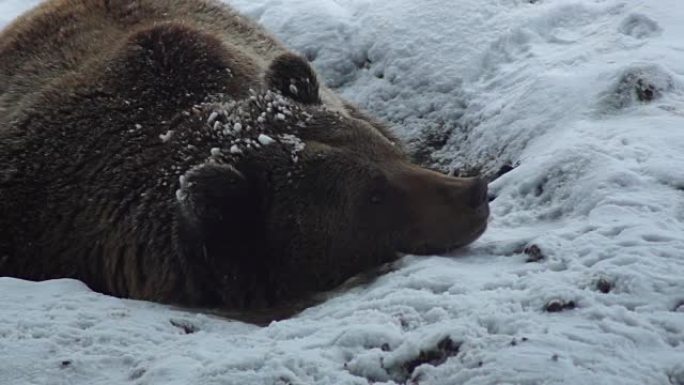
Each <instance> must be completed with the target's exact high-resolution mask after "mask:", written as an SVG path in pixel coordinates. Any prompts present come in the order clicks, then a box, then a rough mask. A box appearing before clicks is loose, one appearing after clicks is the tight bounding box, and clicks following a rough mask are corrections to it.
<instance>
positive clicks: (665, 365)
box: [0, 0, 684, 385]
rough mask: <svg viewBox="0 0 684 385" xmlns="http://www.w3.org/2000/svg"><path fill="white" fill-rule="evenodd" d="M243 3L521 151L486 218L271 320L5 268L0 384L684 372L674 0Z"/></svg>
mask: <svg viewBox="0 0 684 385" xmlns="http://www.w3.org/2000/svg"><path fill="white" fill-rule="evenodd" d="M34 3H35V2H23V1H22V2H20V1H16V0H14V1H8V0H0V24H1V23H6V22H8V21H9V20H11V19H12V18H13V17H14V16H16V15H18V14H19V13H20V12H21V11H23V10H24V9H26V8H27V7H29V6H30V5H32V4H34ZM230 3H232V4H234V5H235V6H236V7H237V8H238V9H240V10H242V11H243V12H245V13H246V14H248V15H250V16H251V17H253V18H254V19H256V20H257V21H259V22H260V23H262V24H264V25H266V26H267V28H269V29H270V30H271V31H273V32H274V33H275V34H276V35H277V36H279V37H281V38H282V39H283V41H285V42H286V43H287V44H288V45H290V46H291V47H293V48H294V49H295V50H297V51H298V52H300V53H302V54H304V55H306V56H307V57H309V58H310V59H312V61H313V64H314V65H315V66H316V68H317V70H318V71H319V74H320V75H321V78H322V80H323V81H325V82H326V83H328V84H330V85H331V86H334V87H337V88H338V91H339V92H341V93H342V94H343V95H344V96H345V97H347V98H349V99H351V100H353V101H355V102H357V103H359V104H360V105H361V106H363V107H365V108H367V109H369V110H371V111H372V112H373V113H374V114H375V115H378V116H381V117H383V118H385V119H387V120H389V121H391V122H392V123H393V125H394V126H395V127H396V129H397V130H398V131H399V134H400V135H401V136H402V137H404V138H405V139H409V140H411V139H415V138H417V137H418V136H419V135H421V132H422V131H423V130H437V131H439V130H441V131H439V132H442V133H443V134H444V135H445V137H446V139H445V144H444V146H442V147H440V148H437V149H436V150H435V151H434V153H433V154H432V160H434V162H435V163H438V164H440V165H443V166H445V167H446V168H451V167H460V166H462V165H480V166H482V167H484V168H485V169H487V170H493V169H494V170H495V169H496V168H498V167H499V166H500V165H502V164H504V163H509V162H510V163H513V164H516V163H519V166H518V167H516V168H515V169H514V170H513V171H511V172H509V173H508V174H506V175H504V176H502V177H501V178H499V179H498V180H496V181H494V182H493V183H492V184H491V185H490V188H491V190H492V192H493V193H495V194H496V196H497V198H496V200H494V201H493V202H492V220H491V224H490V228H489V230H488V231H487V232H486V233H485V235H484V236H483V237H482V238H481V239H480V240H478V241H477V242H476V243H474V244H473V245H472V246H470V247H469V248H467V249H464V250H461V251H459V252H456V253H453V255H448V256H440V257H438V256H435V257H414V256H407V257H405V258H403V259H402V260H401V261H399V262H398V263H397V264H396V266H395V269H394V270H393V271H391V272H389V273H387V274H384V275H382V276H381V277H380V278H378V279H377V280H376V281H374V282H372V283H370V284H368V285H365V286H359V287H356V288H353V289H351V290H346V291H341V292H339V293H336V294H335V295H333V296H332V298H331V299H329V300H328V301H326V302H324V303H322V304H320V305H318V306H316V307H313V308H310V309H308V310H306V311H304V312H303V313H302V314H300V315H298V316H296V317H294V318H292V319H289V320H285V321H280V322H273V323H272V324H270V325H269V326H267V327H256V326H250V325H246V324H243V323H239V322H231V321H229V320H225V319H221V318H218V317H213V316H210V315H205V314H202V313H198V312H193V311H189V310H185V311H183V310H179V309H173V308H170V307H167V306H161V305H157V304H152V303H145V302H139V301H130V300H121V299H117V298H112V297H108V296H104V295H100V294H97V293H94V292H92V291H90V290H88V289H87V288H86V287H84V286H83V285H82V284H80V283H78V282H75V281H71V280H54V281H48V282H42V283H31V282H26V281H21V280H16V279H12V278H0V384H121V383H127V382H130V383H133V384H189V383H192V384H242V385H249V384H282V385H285V384H364V385H365V384H368V383H373V382H374V383H378V384H380V383H382V384H392V383H403V382H406V383H409V384H411V383H416V384H417V383H420V384H468V385H475V384H573V385H577V384H621V385H628V384H634V385H651V384H652V385H656V384H658V385H670V384H671V385H682V384H684V171H683V170H684V153H683V152H682V149H683V148H684V131H683V130H682V127H684V91H683V84H684V70H682V63H684V23H682V20H683V19H684V3H682V2H681V0H659V1H657V2H656V1H646V0H634V1H620V0H539V1H535V2H532V3H530V1H524V0H510V1H496V0H485V1H481V0H461V1H458V2H451V1H446V0H441V1H440V0H423V1H414V0H391V1H382V2H380V1H372V0H345V1H342V0H290V1H287V2H283V1H280V0H232V1H230ZM639 79H646V80H647V81H648V82H650V84H652V85H653V86H654V87H656V88H654V89H653V90H651V91H653V92H654V93H656V94H659V96H661V97H660V98H657V99H655V100H653V101H652V102H650V103H645V102H641V101H639V100H637V97H636V95H637V93H638V92H650V91H649V90H650V89H649V87H648V84H646V85H644V84H643V83H639V82H640V80H639ZM656 96H658V95H656ZM235 150H239V148H237V146H235ZM232 151H233V149H231V152H232ZM533 244H534V245H537V246H538V247H539V249H540V250H541V253H542V254H543V256H544V258H543V259H542V260H541V261H539V262H530V263H526V262H525V261H526V259H527V258H528V256H527V255H525V254H524V253H523V249H525V247H527V246H530V245H533ZM599 288H604V289H610V291H609V292H608V293H603V292H601V290H599ZM552 301H558V303H561V304H568V303H571V302H572V303H574V304H575V308H572V309H566V310H564V311H561V312H555V313H551V312H547V311H544V309H545V307H546V306H547V305H548V304H549V303H550V302H552ZM186 331H193V332H192V333H190V334H186ZM446 337H449V338H450V340H451V341H453V344H454V345H458V344H460V346H459V348H458V353H457V354H456V349H455V347H453V346H452V348H451V349H446V353H444V354H441V356H439V357H438V358H435V357H434V354H428V353H426V352H434V351H435V349H436V348H435V347H436V346H437V345H440V342H443V341H445V338H446ZM440 346H443V343H442V344H441V345H440ZM437 350H439V349H437ZM442 350H445V349H442ZM421 351H423V354H422V356H423V358H424V359H423V361H429V362H427V363H425V364H423V365H418V366H415V365H414V364H415V363H417V361H415V358H416V357H418V356H421V353H420V352H421ZM426 357H428V358H430V359H427V358H426ZM414 366H415V367H414ZM409 371H410V372H412V373H408V372H409Z"/></svg>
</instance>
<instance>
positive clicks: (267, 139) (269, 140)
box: [257, 134, 275, 146]
mask: <svg viewBox="0 0 684 385" xmlns="http://www.w3.org/2000/svg"><path fill="white" fill-rule="evenodd" d="M257 140H258V141H259V143H261V145H263V146H268V145H269V144H271V143H273V142H275V140H273V138H271V137H270V136H268V135H264V134H259V137H258V138H257Z"/></svg>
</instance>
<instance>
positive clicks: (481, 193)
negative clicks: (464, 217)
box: [468, 178, 489, 208]
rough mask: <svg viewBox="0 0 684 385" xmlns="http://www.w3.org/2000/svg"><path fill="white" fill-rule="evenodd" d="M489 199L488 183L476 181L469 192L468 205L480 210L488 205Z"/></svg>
mask: <svg viewBox="0 0 684 385" xmlns="http://www.w3.org/2000/svg"><path fill="white" fill-rule="evenodd" d="M488 199H489V196H488V193H487V182H485V180H484V179H482V178H477V179H475V180H474V181H473V184H472V185H471V186H470V188H469V190H468V205H469V206H470V207H472V208H478V207H480V206H482V205H483V204H485V203H487V202H488Z"/></svg>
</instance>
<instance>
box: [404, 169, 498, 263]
mask: <svg viewBox="0 0 684 385" xmlns="http://www.w3.org/2000/svg"><path fill="white" fill-rule="evenodd" d="M396 179H397V182H398V183H399V185H400V186H403V188H404V196H405V199H406V200H405V205H404V207H405V210H406V211H405V216H406V217H405V221H406V223H407V229H406V231H405V232H402V233H403V234H404V236H403V237H402V238H403V239H402V240H400V242H399V251H400V252H402V253H408V254H418V255H432V254H441V253H445V252H448V251H450V250H453V249H456V248H459V247H462V246H465V245H468V244H470V243H472V242H474V241H475V240H476V239H477V238H479V237H480V236H481V235H482V234H483V233H484V231H485V230H486V228H487V220H488V218H489V199H488V189H487V183H486V182H485V180H483V179H481V178H479V177H474V178H457V177H452V176H448V175H443V174H440V173H438V172H434V171H431V170H427V169H422V168H418V167H411V168H410V169H409V170H406V171H405V172H402V173H400V174H399V175H397V178H396Z"/></svg>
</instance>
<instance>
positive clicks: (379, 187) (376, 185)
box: [370, 175, 388, 205]
mask: <svg viewBox="0 0 684 385" xmlns="http://www.w3.org/2000/svg"><path fill="white" fill-rule="evenodd" d="M387 183H388V182H387V178H386V177H385V176H384V175H377V176H375V177H373V181H372V184H371V186H372V188H371V190H370V202H371V203H372V204H374V205H377V204H380V203H382V202H383V201H385V198H386V195H387Z"/></svg>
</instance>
